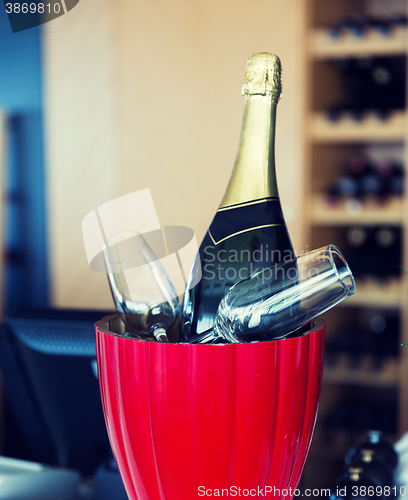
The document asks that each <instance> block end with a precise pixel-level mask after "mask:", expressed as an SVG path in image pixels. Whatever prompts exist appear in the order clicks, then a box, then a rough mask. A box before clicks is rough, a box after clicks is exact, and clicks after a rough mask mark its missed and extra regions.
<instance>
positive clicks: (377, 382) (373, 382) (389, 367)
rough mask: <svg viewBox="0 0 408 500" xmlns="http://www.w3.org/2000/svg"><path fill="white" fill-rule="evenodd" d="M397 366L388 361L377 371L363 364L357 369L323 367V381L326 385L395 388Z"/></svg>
mask: <svg viewBox="0 0 408 500" xmlns="http://www.w3.org/2000/svg"><path fill="white" fill-rule="evenodd" d="M366 364H367V363H366ZM368 364H369V363H368ZM397 365H398V362H397V360H396V359H390V360H389V361H388V362H386V363H385V365H384V366H383V368H382V369H381V370H379V371H376V370H373V369H372V367H370V366H364V363H363V364H362V365H361V366H360V367H359V368H357V369H351V368H347V367H344V366H343V367H341V366H338V365H336V366H335V367H333V368H329V367H326V366H325V368H324V373H323V381H324V382H325V383H328V384H339V385H359V386H367V387H390V388H395V387H397V385H398V366H397Z"/></svg>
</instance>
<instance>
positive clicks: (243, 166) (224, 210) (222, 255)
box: [181, 53, 294, 340]
mask: <svg viewBox="0 0 408 500" xmlns="http://www.w3.org/2000/svg"><path fill="white" fill-rule="evenodd" d="M281 91H282V74H281V63H280V60H279V58H278V57H276V56H275V55H271V54H267V53H259V54H254V55H253V56H252V57H251V58H250V59H249V60H248V63H247V66H246V72H245V77H244V85H243V88H242V93H243V95H244V97H245V109H244V117H243V123H242V130H241V137H240V142H239V147H238V153H237V157H236V160H235V165H234V169H233V172H232V175H231V178H230V181H229V184H228V187H227V190H226V192H225V194H224V197H223V199H222V201H221V204H220V207H219V209H218V211H217V213H216V215H215V217H214V219H213V221H212V223H211V225H210V227H209V229H208V231H207V233H206V235H205V237H204V240H203V242H202V243H201V246H200V249H199V254H198V256H197V258H196V261H195V263H194V265H193V268H192V270H191V271H190V275H189V277H188V279H187V286H186V292H185V294H184V298H183V304H182V323H181V336H182V339H184V340H188V339H189V338H191V337H192V336H193V335H195V334H196V333H201V332H203V331H205V330H208V329H209V328H211V327H212V326H213V323H214V320H215V316H216V312H217V307H218V304H219V303H220V301H221V299H222V298H223V297H224V295H225V293H226V292H227V291H228V289H229V288H230V287H231V286H232V285H233V284H235V283H237V282H238V281H241V280H242V279H245V278H248V277H249V276H251V275H252V274H254V273H255V272H257V271H260V270H262V269H265V268H267V267H270V266H272V265H274V264H276V263H278V262H281V261H283V260H290V259H291V258H293V257H294V255H293V249H292V244H291V241H290V239H289V235H288V231H287V228H286V225H285V221H284V218H283V214H282V209H281V204H280V200H279V196H278V188H277V183H276V174H275V119H276V105H277V103H278V100H279V98H280V96H281ZM200 272H201V273H202V277H201V280H199V275H200ZM198 280H199V281H198ZM197 281H198V283H197ZM194 283H195V284H194ZM193 284H194V286H193Z"/></svg>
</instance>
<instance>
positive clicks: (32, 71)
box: [0, 2, 48, 312]
mask: <svg viewBox="0 0 408 500" xmlns="http://www.w3.org/2000/svg"><path fill="white" fill-rule="evenodd" d="M41 66H42V64H41V28H31V29H29V30H27V31H23V32H19V33H12V31H11V28H10V23H9V20H8V18H7V14H6V12H5V7H4V3H3V2H0V108H3V109H5V110H6V112H7V113H8V115H9V121H8V128H9V145H8V146H9V147H8V157H9V160H8V165H7V182H6V189H7V192H8V196H7V200H6V229H7V234H6V247H7V248H6V251H7V262H8V264H7V272H6V285H5V286H6V300H7V304H6V306H7V311H8V312H12V311H13V310H15V309H17V308H19V307H26V306H28V307H36V306H40V307H41V306H46V305H48V270H47V247H46V223H45V214H46V207H45V175H44V151H43V140H44V139H43V116H42V112H43V97H42V75H41Z"/></svg>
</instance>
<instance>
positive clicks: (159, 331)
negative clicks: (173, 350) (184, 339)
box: [153, 326, 169, 343]
mask: <svg viewBox="0 0 408 500" xmlns="http://www.w3.org/2000/svg"><path fill="white" fill-rule="evenodd" d="M153 335H154V338H155V339H156V340H157V342H165V343H169V339H168V337H167V332H166V330H165V329H164V328H163V327H161V326H159V327H157V328H155V329H154V330H153Z"/></svg>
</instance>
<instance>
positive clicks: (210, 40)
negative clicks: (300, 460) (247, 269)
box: [0, 0, 408, 488]
mask: <svg viewBox="0 0 408 500" xmlns="http://www.w3.org/2000/svg"><path fill="white" fill-rule="evenodd" d="M406 15H407V2H406V1H405V0H367V1H363V0H329V1H328V0H256V2H252V3H251V4H248V2H243V1H235V2H234V6H233V8H231V2H228V1H227V0H219V1H217V2H201V1H194V2H191V1H187V0H174V1H172V2H167V1H164V0H156V1H153V2H135V1H131V0H115V1H114V2H113V1H111V0H86V1H85V0H81V1H80V2H79V3H78V5H77V6H76V7H75V8H73V9H72V10H71V11H69V12H68V13H67V14H66V15H63V16H61V17H59V18H58V19H55V20H53V21H51V22H49V23H47V24H45V25H43V26H41V27H39V28H32V29H29V30H26V31H23V32H19V33H12V31H11V29H10V25H9V21H8V18H7V15H6V12H5V8H4V6H3V4H1V5H0V174H1V191H2V204H1V207H0V215H1V216H0V230H1V236H0V248H1V250H2V257H3V258H2V260H1V265H0V266H1V267H0V271H1V273H0V277H1V294H0V299H1V300H0V308H1V319H2V320H3V321H4V320H5V319H6V323H7V324H9V328H11V330H13V320H11V322H10V321H8V320H7V318H16V317H17V318H18V317H20V319H21V317H24V318H23V319H24V321H25V320H26V319H27V318H30V317H33V315H31V316H30V315H29V314H26V313H24V314H23V315H21V314H20V313H19V311H21V310H24V311H26V310H31V309H32V308H36V309H38V308H40V309H41V310H48V309H50V308H58V309H63V310H66V309H69V310H71V309H74V310H78V309H79V310H93V311H95V310H96V313H95V315H96V316H95V317H98V315H102V311H106V310H111V309H113V304H112V300H111V297H110V292H109V288H108V286H107V281H106V277H105V276H104V275H102V274H99V273H95V272H92V271H91V270H90V269H89V267H88V263H87V259H86V254H85V251H84V245H83V240H82V226H81V224H82V219H83V218H84V217H85V215H86V214H88V213H89V212H90V211H92V210H93V209H95V208H96V207H97V206H99V205H101V204H103V203H105V202H107V201H110V200H112V199H114V198H116V197H118V196H121V195H124V194H127V193H131V192H133V191H138V190H141V189H145V188H149V189H150V190H151V193H152V196H153V200H154V203H155V206H156V210H157V213H158V216H159V220H160V223H161V225H162V226H164V225H181V226H188V227H190V228H193V229H194V231H195V233H196V236H197V240H198V241H201V239H202V237H203V236H204V234H205V231H206V230H207V227H208V226H209V224H210V222H211V219H212V217H213V215H214V213H215V211H216V209H217V207H218V204H219V202H220V200H221V198H222V195H223V192H224V190H225V187H226V185H227V181H228V178H229V176H230V174H231V170H232V167H233V163H234V159H235V153H236V148H237V145H238V140H239V133H240V126H241V118H242V112H243V98H242V96H241V85H242V79H243V73H244V68H245V64H246V61H247V59H248V57H249V56H250V55H251V54H252V53H254V52H260V51H266V52H272V53H275V54H277V55H278V56H279V57H280V58H281V60H282V65H283V71H284V88H283V96H282V99H281V101H280V103H279V107H278V121H277V138H276V157H277V158H276V159H277V175H278V185H279V192H280V197H281V201H282V204H283V210H284V213H285V217H286V222H287V225H288V228H289V232H290V235H291V238H292V242H293V244H294V247H295V250H296V253H298V254H299V253H301V252H304V251H307V250H311V249H313V248H317V247H319V246H323V245H326V244H328V243H335V244H337V245H338V246H339V247H340V249H341V250H342V251H343V252H344V254H345V256H346V258H347V259H348V260H349V263H350V266H351V268H352V271H353V272H354V273H355V276H356V278H357V293H356V295H355V296H354V297H352V298H351V299H349V300H348V301H346V302H345V303H344V306H343V305H342V306H340V307H339V308H337V309H336V310H334V311H332V312H331V313H330V314H328V315H327V318H326V321H327V330H328V333H327V344H326V345H327V352H326V365H327V366H326V368H325V378H324V386H323V393H322V400H321V405H320V413H319V417H318V422H317V430H316V434H315V438H314V442H313V445H312V450H311V453H310V457H309V459H308V463H307V466H306V472H305V479H304V480H305V484H306V485H308V486H309V487H312V488H313V487H320V486H328V485H329V484H330V482H332V481H333V480H334V479H335V477H336V474H338V471H339V470H340V467H341V464H342V462H343V460H344V456H345V454H346V453H347V451H348V449H349V448H350V447H351V446H352V445H353V443H355V442H356V441H358V439H360V438H361V436H362V435H364V433H365V432H366V431H367V430H369V429H377V430H381V431H383V432H384V434H385V436H386V437H387V438H388V439H389V440H390V441H391V442H394V441H396V440H397V439H398V438H399V437H400V436H401V435H402V434H403V433H404V432H405V431H407V430H408V354H407V352H408V351H407V349H408V347H402V346H401V345H400V344H401V343H403V342H407V343H408V306H407V304H408V236H407V234H408V233H407V229H408V195H407V193H406V190H405V188H404V177H405V157H406V152H405V151H406V143H407V141H408V127H407V121H406V112H405V109H406V106H405V103H406V94H407V81H406V59H407V55H408V37H407V21H406ZM99 310H100V313H99V312H98V311H99ZM47 318H48V316H47ZM67 318H68V319H69V317H68V316H67V317H65V316H63V317H62V316H61V318H57V319H58V321H59V320H61V321H62V322H64V321H66V320H67ZM71 319H72V318H71ZM82 319H83V320H84V321H85V322H86V321H88V320H89V318H82ZM82 319H81V321H82ZM89 321H90V320H89ZM17 323H18V321H17ZM17 323H16V320H14V324H17ZM27 324H28V325H30V324H31V325H32V324H33V323H32V321H31V323H30V321H28V323H25V325H26V326H27ZM61 324H62V323H61ZM10 325H11V326H10ZM60 326H61V325H60ZM18 328H20V330H18ZM18 328H17V330H18V331H19V332H20V337H19V339H20V341H21V335H23V334H22V333H21V331H23V330H21V328H22V327H21V321H20V323H18ZM38 328H40V327H38ZM23 333H24V332H23ZM12 334H13V332H12V331H8V333H7V335H8V336H10V335H11V336H12ZM30 335H31V334H30ZM91 335H92V333H91ZM10 338H11V337H10ZM24 338H25V341H26V340H27V338H28V337H24ZM30 338H31V337H30ZM12 349H15V348H14V347H13V348H12ZM37 350H38V349H37ZM24 356H25V354H24ZM24 356H21V359H20V360H19V363H21V364H22V365H24V366H25V365H26V364H27V359H26V358H24ZM88 357H89V361H92V359H93V358H94V355H93V354H92V352H91V353H90V354H89V356H88ZM3 358H4V356H3ZM1 359H2V358H1V355H0V370H2V371H7V369H6V370H4V368H3V369H2V361H1ZM6 359H9V358H7V357H6ZM4 363H6V361H5V362H4ZM30 363H31V365H32V370H33V372H32V373H31V375H30V374H28V372H27V373H26V374H25V375H24V377H26V378H27V377H28V378H30V377H33V378H35V373H37V372H36V370H37V369H36V368H35V367H33V366H34V365H33V362H32V361H30ZM31 365H30V366H31ZM90 366H91V365H90V364H89V363H88V365H87V369H88V368H89V367H90ZM24 369H26V367H24ZM89 370H90V368H89ZM50 373H51V372H50ZM6 378H7V375H6V374H4V379H5V384H4V385H5V386H6V395H4V396H3V405H2V407H3V409H4V410H3V424H2V429H3V432H2V435H3V451H2V450H1V448H0V454H1V453H3V454H10V455H13V456H17V457H19V458H27V459H34V460H41V457H40V458H38V457H36V456H35V453H33V452H32V450H31V451H30V450H29V448H30V446H28V445H27V444H26V443H25V441H27V440H29V439H30V438H29V437H27V436H24V435H22V433H21V430H19V421H18V420H19V419H18V418H17V417H16V412H17V413H19V412H20V414H21V412H23V411H24V409H23V408H24V407H23V406H18V405H19V404H20V403H11V402H10V399H13V398H15V392H14V393H13V396H10V390H8V392H7V386H8V385H9V384H8V383H7V380H6ZM95 384H96V382H95ZM95 387H97V386H96V385H95ZM7 394H8V395H7ZM30 397H31V398H34V399H35V398H36V397H37V393H35V394H34V395H33V396H30ZM33 404H34V406H41V405H40V404H38V405H37V403H33ZM73 404H75V403H73ZM95 404H99V402H97V403H95ZM16 405H17V406H16ZM17 407H18V408H19V409H18V410H16V408H17ZM44 411H45V410H44V409H41V410H40V413H41V412H44ZM68 413H69V411H68ZM47 415H48V416H47V417H44V415H42V416H41V418H42V419H43V420H45V421H46V420H47V419H49V421H47V422H46V423H45V424H44V427H47V426H51V427H52V426H53V425H54V423H55V419H56V418H57V417H56V413H53V412H52V411H51V413H48V414H47ZM101 425H102V426H103V422H102V424H101ZM20 427H21V425H20ZM23 434H24V433H23ZM50 434H51V435H52V432H50ZM50 440H51V441H52V439H51V438H50ZM16 443H19V446H18V447H17V446H16ZM50 446H52V444H51V445H50ZM103 446H105V444H104V445H103ZM50 456H51V455H50ZM44 457H48V455H44ZM44 460H45V461H46V460H48V461H49V462H50V463H51V462H52V463H54V464H55V463H56V464H59V465H64V466H70V467H74V468H75V463H73V464H74V465H72V464H71V463H70V462H69V461H67V462H61V461H59V460H58V459H56V458H55V457H54V459H52V460H51V459H48V458H44ZM86 472H87V473H89V471H86Z"/></svg>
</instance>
